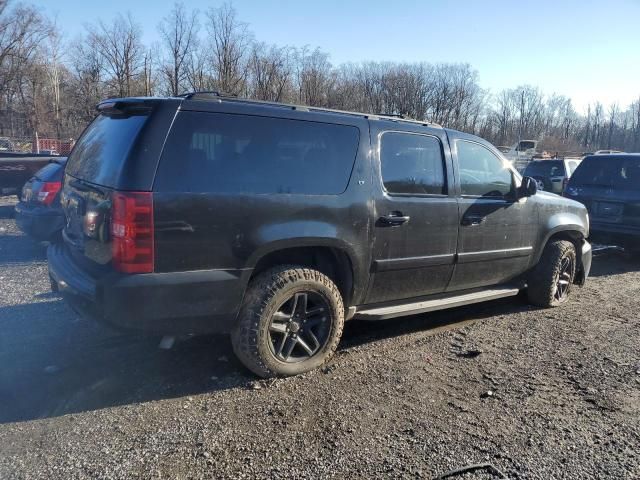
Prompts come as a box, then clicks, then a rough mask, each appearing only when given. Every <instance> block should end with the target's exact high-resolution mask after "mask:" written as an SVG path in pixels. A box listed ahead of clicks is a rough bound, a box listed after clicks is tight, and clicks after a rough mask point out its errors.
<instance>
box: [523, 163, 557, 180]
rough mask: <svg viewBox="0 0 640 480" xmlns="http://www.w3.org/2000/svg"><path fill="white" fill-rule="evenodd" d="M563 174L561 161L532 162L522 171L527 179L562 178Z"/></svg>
mask: <svg viewBox="0 0 640 480" xmlns="http://www.w3.org/2000/svg"><path fill="white" fill-rule="evenodd" d="M565 174H566V173H565V170H564V163H563V161H562V160H537V161H536V160H534V161H531V162H530V163H529V165H527V168H525V170H524V175H525V176H527V177H534V176H535V177H545V178H548V177H564V176H565Z"/></svg>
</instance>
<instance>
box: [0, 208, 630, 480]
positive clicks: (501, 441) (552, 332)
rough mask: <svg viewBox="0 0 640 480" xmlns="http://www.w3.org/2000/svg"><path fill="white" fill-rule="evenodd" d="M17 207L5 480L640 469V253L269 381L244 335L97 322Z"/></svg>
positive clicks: (4, 323)
mask: <svg viewBox="0 0 640 480" xmlns="http://www.w3.org/2000/svg"><path fill="white" fill-rule="evenodd" d="M11 217H12V205H11V202H10V201H6V200H4V201H2V202H0V327H1V330H0V331H1V332H2V333H1V334H0V478H2V479H13V478H47V479H58V478H60V479H73V478H105V479H106V478H122V479H125V478H126V479H129V478H185V479H186V478H292V479H293V478H295V479H299V478H427V479H431V478H435V477H437V476H438V475H440V474H442V473H444V472H446V471H448V470H452V469H455V468H459V467H463V466H466V465H470V464H477V463H485V462H487V463H490V464H492V465H493V466H495V467H496V468H497V469H499V470H501V471H502V472H504V474H505V475H507V476H508V478H511V479H525V478H526V479H544V480H548V479H565V478H566V479H605V478H606V479H639V478H640V348H639V347H640V319H639V318H638V316H639V313H640V259H631V258H629V257H626V256H624V255H623V254H621V253H619V252H615V251H613V252H609V253H603V254H600V255H598V256H597V257H596V258H595V259H594V265H593V271H592V277H591V278H590V280H589V282H588V284H587V286H586V287H585V288H583V289H576V290H575V291H574V292H573V293H572V298H571V300H570V302H569V303H568V304H566V305H565V306H563V307H561V308H557V309H552V310H541V309H536V308H533V307H530V306H528V305H526V304H525V303H524V301H522V299H519V298H511V299H505V300H500V301H495V302H491V303H487V304H482V305H475V306H471V307H466V308H458V309H454V310H449V311H445V312H439V313H436V314H428V315H418V316H413V317H406V318H402V319H397V320H389V321H386V322H378V323H365V322H350V323H348V324H347V326H346V329H345V334H344V338H343V341H342V343H341V346H340V349H339V352H338V353H337V355H336V357H335V359H334V361H333V362H332V363H331V364H330V366H329V367H328V368H326V369H324V370H323V371H316V372H312V373H309V374H306V375H302V376H299V377H295V378H288V379H280V380H275V381H258V380H256V379H255V378H254V377H253V376H251V375H250V374H249V373H248V372H247V371H246V370H245V369H243V367H242V366H241V365H240V364H239V363H238V362H237V361H236V360H235V359H234V357H233V355H232V353H231V349H230V346H229V343H228V341H227V339H226V338H225V337H194V338H187V339H181V340H180V341H178V342H177V344H176V345H175V346H174V347H173V348H172V349H170V350H162V349H159V348H158V342H159V338H157V337H144V336H134V335H126V334H122V333H118V332H114V331H111V330H107V329H105V328H104V327H102V326H100V325H96V324H94V323H92V322H89V321H86V320H83V319H81V318H78V317H77V316H76V315H75V314H74V313H72V312H71V310H69V309H68V307H67V306H66V305H65V304H64V303H63V302H62V300H61V299H60V298H59V297H57V296H56V295H54V294H52V293H50V292H49V287H48V281H47V278H46V261H45V254H44V248H43V247H42V246H40V245H37V244H35V243H34V242H32V241H31V240H29V239H27V238H26V237H24V236H23V235H22V234H20V233H19V232H18V231H17V230H16V228H15V224H14V222H13V219H12V218H11ZM451 478H455V479H459V478H464V479H479V478H485V479H489V478H499V476H497V475H493V476H492V475H490V474H488V473H484V474H482V473H477V474H466V475H463V476H456V477H451Z"/></svg>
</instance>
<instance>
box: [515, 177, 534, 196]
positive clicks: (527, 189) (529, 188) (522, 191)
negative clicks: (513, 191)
mask: <svg viewBox="0 0 640 480" xmlns="http://www.w3.org/2000/svg"><path fill="white" fill-rule="evenodd" d="M537 191H538V183H537V182H536V181H535V180H534V179H533V178H531V177H524V178H523V179H522V184H521V185H520V188H519V189H518V198H525V197H531V196H533V195H535V194H536V192H537Z"/></svg>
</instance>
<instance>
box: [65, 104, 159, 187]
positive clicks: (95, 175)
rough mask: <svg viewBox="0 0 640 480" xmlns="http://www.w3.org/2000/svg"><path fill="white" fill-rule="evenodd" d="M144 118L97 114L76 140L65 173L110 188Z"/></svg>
mask: <svg viewBox="0 0 640 480" xmlns="http://www.w3.org/2000/svg"><path fill="white" fill-rule="evenodd" d="M147 118H148V116H147V115H131V116H122V117H119V116H108V115H104V114H103V115H99V116H98V117H97V118H96V119H95V120H94V121H93V123H91V125H89V127H88V128H87V129H86V130H85V132H84V133H83V134H82V136H81V137H80V140H78V143H77V144H76V146H75V148H74V149H73V151H72V152H71V155H70V156H69V160H68V165H67V169H66V172H67V173H68V174H70V175H72V176H74V177H76V178H81V179H83V180H87V181H88V182H91V183H95V184H98V185H104V186H107V187H110V186H113V185H114V182H115V181H116V179H117V177H118V173H119V172H120V168H121V167H122V165H123V164H124V162H125V160H126V158H127V155H128V154H129V150H130V149H131V146H132V145H133V142H134V140H135V138H136V137H137V136H138V133H140V130H141V129H142V126H143V125H144V123H145V121H146V119H147Z"/></svg>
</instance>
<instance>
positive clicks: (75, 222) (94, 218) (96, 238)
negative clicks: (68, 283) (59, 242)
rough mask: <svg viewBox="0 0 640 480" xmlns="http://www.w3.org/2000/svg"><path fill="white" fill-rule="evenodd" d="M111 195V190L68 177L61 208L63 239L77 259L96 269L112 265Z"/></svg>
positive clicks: (65, 181)
mask: <svg viewBox="0 0 640 480" xmlns="http://www.w3.org/2000/svg"><path fill="white" fill-rule="evenodd" d="M111 192H112V189H110V188H108V187H103V186H99V185H95V184H91V183H89V182H86V181H84V180H81V179H78V178H74V177H72V176H71V175H65V180H64V187H63V190H62V195H61V204H62V208H63V210H64V214H65V219H66V224H65V227H64V230H63V232H62V235H63V238H64V240H65V243H66V244H67V245H68V246H69V249H70V250H71V252H72V253H74V257H76V258H78V257H84V258H86V259H87V260H90V261H91V262H93V263H95V264H97V265H107V264H108V263H109V262H110V261H111V244H110V239H109V217H110V211H111Z"/></svg>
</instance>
